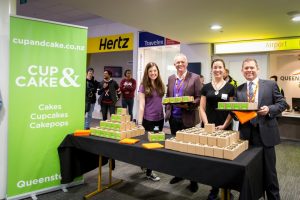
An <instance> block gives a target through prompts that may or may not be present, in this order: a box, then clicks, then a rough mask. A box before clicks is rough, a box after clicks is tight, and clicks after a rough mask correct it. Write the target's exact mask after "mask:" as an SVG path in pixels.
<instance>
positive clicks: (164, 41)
mask: <svg viewBox="0 0 300 200" xmlns="http://www.w3.org/2000/svg"><path fill="white" fill-rule="evenodd" d="M175 44H180V42H178V41H176V40H172V39H169V38H165V37H162V36H159V35H155V34H153V33H149V32H140V33H139V47H155V46H164V45H175Z"/></svg>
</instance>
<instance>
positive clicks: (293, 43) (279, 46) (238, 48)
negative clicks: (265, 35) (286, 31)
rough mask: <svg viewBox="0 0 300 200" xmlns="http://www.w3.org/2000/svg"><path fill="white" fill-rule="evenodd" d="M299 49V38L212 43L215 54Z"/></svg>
mask: <svg viewBox="0 0 300 200" xmlns="http://www.w3.org/2000/svg"><path fill="white" fill-rule="evenodd" d="M295 49H300V38H287V39H274V40H255V41H241V42H228V43H216V44H214V53H215V54H230V53H250V52H269V51H281V50H295Z"/></svg>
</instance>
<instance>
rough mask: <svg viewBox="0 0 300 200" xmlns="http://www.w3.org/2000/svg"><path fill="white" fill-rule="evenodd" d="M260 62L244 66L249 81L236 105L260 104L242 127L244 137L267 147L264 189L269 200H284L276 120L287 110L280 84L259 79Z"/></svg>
mask: <svg viewBox="0 0 300 200" xmlns="http://www.w3.org/2000/svg"><path fill="white" fill-rule="evenodd" d="M258 72H259V67H258V64H257V61H256V60H255V59H252V58H247V59H246V60H244V61H243V64H242V73H243V75H244V77H245V79H246V80H247V82H246V83H244V84H242V85H240V86H239V87H238V88H237V91H236V101H239V102H256V103H258V109H259V110H258V111H257V117H256V118H255V119H253V120H251V121H249V122H247V123H245V124H240V126H239V129H240V136H241V138H242V139H246V140H249V143H250V145H253V146H261V147H263V155H264V156H263V167H264V189H265V191H266V194H267V197H268V200H271V199H280V194H279V184H278V179H277V172H276V153H275V148H274V146H275V145H277V144H279V143H280V136H279V130H278V124H277V121H276V116H277V115H278V114H280V113H281V112H282V111H284V110H285V109H286V108H287V103H286V101H285V99H284V97H283V96H282V94H281V93H280V91H279V89H278V86H277V84H276V82H274V81H270V80H262V79H259V78H258V77H257V74H258Z"/></svg>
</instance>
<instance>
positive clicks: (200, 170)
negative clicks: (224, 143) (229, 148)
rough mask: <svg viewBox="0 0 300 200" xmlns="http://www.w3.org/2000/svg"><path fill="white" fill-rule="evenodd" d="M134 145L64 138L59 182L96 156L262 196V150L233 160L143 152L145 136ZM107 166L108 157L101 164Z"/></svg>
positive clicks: (86, 166)
mask: <svg viewBox="0 0 300 200" xmlns="http://www.w3.org/2000/svg"><path fill="white" fill-rule="evenodd" d="M137 138H139V139H141V141H140V142H139V143H137V144H134V145H124V144H119V143H118V141H117V140H112V139H106V138H101V137H96V136H88V137H76V136H73V135H71V134H70V135H67V136H66V137H65V139H64V140H63V142H62V143H61V144H60V146H59V147H58V153H59V158H60V164H61V176H62V180H61V183H68V182H71V181H72V180H73V179H74V178H75V177H77V176H79V175H82V174H83V173H85V172H88V171H90V170H92V169H95V168H96V167H98V166H99V155H102V156H105V157H109V158H113V159H116V160H120V161H123V162H126V163H130V164H134V165H137V166H143V167H145V168H149V169H153V170H156V171H159V172H163V173H166V174H170V175H173V176H177V177H182V178H185V179H189V180H192V181H196V182H199V183H203V184H207V185H211V186H215V187H220V188H230V189H234V190H237V191H239V192H240V199H242V200H248V199H249V200H253V199H259V198H260V197H262V196H263V165H262V159H263V155H262V148H261V147H255V148H250V149H248V150H247V151H245V152H243V153H242V154H241V155H239V156H238V157H237V158H236V159H235V160H233V161H230V160H224V159H218V158H211V157H205V156H198V155H193V154H188V153H182V152H176V151H172V150H168V149H152V150H148V149H144V148H143V147H142V146H141V144H142V143H144V142H148V141H147V138H146V135H143V136H139V137H137ZM105 163H107V158H106V159H102V163H100V164H105Z"/></svg>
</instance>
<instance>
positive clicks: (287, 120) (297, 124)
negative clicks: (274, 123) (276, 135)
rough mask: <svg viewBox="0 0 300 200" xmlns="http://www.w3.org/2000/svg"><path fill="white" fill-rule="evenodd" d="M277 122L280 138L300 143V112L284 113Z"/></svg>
mask: <svg viewBox="0 0 300 200" xmlns="http://www.w3.org/2000/svg"><path fill="white" fill-rule="evenodd" d="M277 120H278V128H279V132H280V138H282V139H289V140H295V141H300V134H299V129H300V112H282V115H281V116H279V117H278V118H277Z"/></svg>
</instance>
